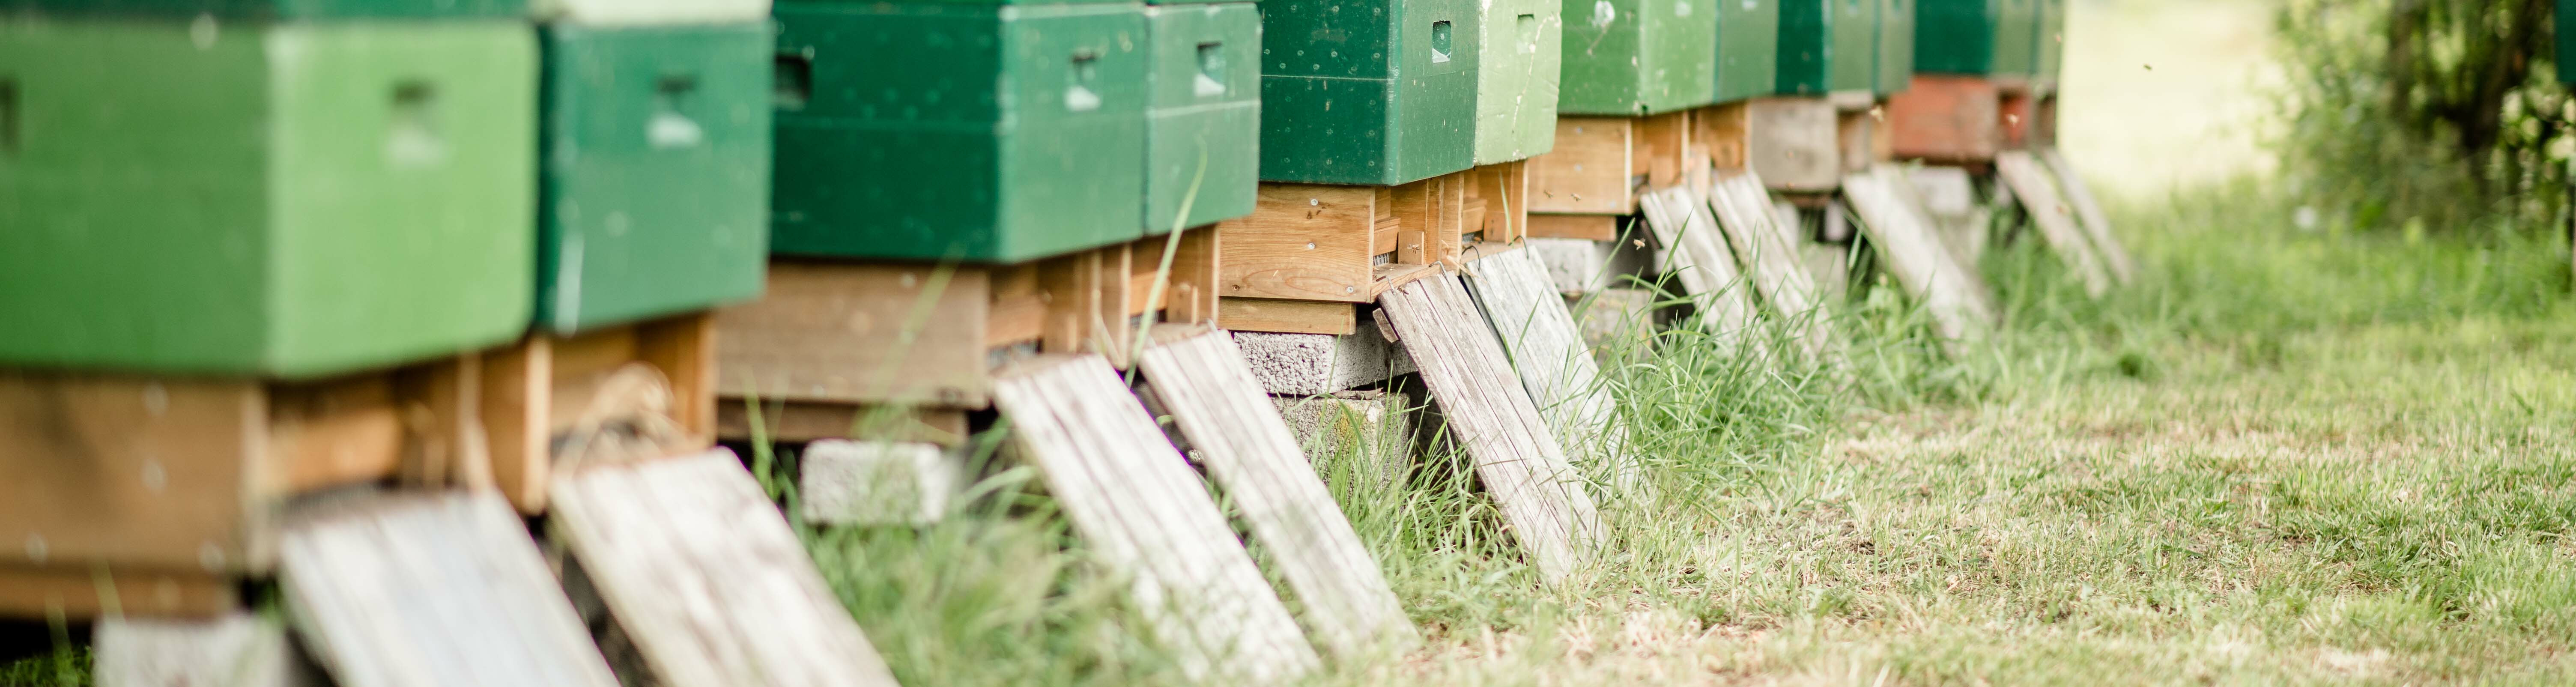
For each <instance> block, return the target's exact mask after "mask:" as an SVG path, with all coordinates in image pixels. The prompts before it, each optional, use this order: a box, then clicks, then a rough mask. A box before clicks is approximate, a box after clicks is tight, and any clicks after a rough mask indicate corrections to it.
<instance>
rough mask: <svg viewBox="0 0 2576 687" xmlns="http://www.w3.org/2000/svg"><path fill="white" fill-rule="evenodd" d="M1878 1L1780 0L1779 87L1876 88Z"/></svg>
mask: <svg viewBox="0 0 2576 687" xmlns="http://www.w3.org/2000/svg"><path fill="white" fill-rule="evenodd" d="M1878 3H1879V0H1783V2H1782V4H1781V5H1780V53H1779V54H1780V58H1779V59H1780V82H1779V92H1781V93H1785V94H1791V95H1823V94H1826V93H1830V92H1834V91H1868V90H1871V89H1873V88H1875V87H1876V83H1877V82H1876V81H1875V79H1876V78H1877V67H1876V65H1877V59H1878ZM1722 40H1723V39H1721V41H1722Z"/></svg>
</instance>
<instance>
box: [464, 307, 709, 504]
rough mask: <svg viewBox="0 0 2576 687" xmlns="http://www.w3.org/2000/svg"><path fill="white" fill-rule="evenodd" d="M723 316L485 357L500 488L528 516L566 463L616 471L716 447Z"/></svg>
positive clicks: (485, 413) (627, 328)
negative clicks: (718, 326)
mask: <svg viewBox="0 0 2576 687" xmlns="http://www.w3.org/2000/svg"><path fill="white" fill-rule="evenodd" d="M715 354H716V344H715V316H714V315H713V314H711V313H691V314H687V315H680V316H676V317H669V318H664V319H659V320H652V321H647V322H642V323H637V324H629V325H623V326H616V327H606V328H601V329H597V330H592V331H588V332H583V333H580V334H574V335H569V336H566V335H555V334H546V333H538V334H533V335H530V336H529V337H528V338H527V339H524V340H522V341H520V342H519V343H518V344H516V345H512V346H509V347H505V348H502V349H499V350H495V351H491V352H487V353H485V354H483V360H482V364H483V385H482V403H481V416H482V425H483V431H484V433H485V435H486V436H488V437H489V439H490V446H491V466H492V467H491V469H492V480H493V482H494V483H495V484H496V485H497V486H499V487H500V489H501V492H502V494H503V495H505V496H508V497H509V499H510V503H511V505H513V506H516V507H518V509H519V511H520V512H522V513H529V514H534V513H538V512H541V511H543V510H545V506H546V489H547V486H548V485H549V484H550V482H551V481H552V478H553V475H554V473H555V471H556V470H557V469H558V468H560V467H562V466H563V465H564V464H565V463H567V462H601V463H612V462H622V461H626V460H634V459H641V458H656V457H661V456H666V455H674V454H680V453H686V452H689V451H693V450H695V449H701V448H705V447H707V446H709V445H712V444H714V443H715V410H716V400H715V382H716V377H715V374H716V369H715Z"/></svg>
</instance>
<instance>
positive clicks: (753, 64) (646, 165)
mask: <svg viewBox="0 0 2576 687" xmlns="http://www.w3.org/2000/svg"><path fill="white" fill-rule="evenodd" d="M544 36H545V70H544V73H545V76H544V80H543V81H544V85H543V89H544V90H543V95H542V99H543V103H542V107H543V113H544V114H543V120H542V124H541V126H540V132H539V136H540V138H541V145H542V146H543V150H544V155H543V157H542V158H540V168H539V177H538V184H539V185H538V199H537V203H538V209H537V300H536V317H537V323H538V324H539V325H540V326H543V327H546V328H549V329H552V330H554V331H558V332H566V333H569V332H574V331H579V330H582V329H586V328H590V327H596V326H602V325H610V324H618V323H623V322H631V321H635V320H640V319H646V318H651V317H655V316H659V315H667V314H672V313H680V312H688V311H693V310H703V309H706V308H709V307H713V306H716V305H721V304H724V303H729V302H733V301H738V300H743V299H747V298H751V297H753V296H757V295H759V294H760V286H761V275H762V269H763V267H764V266H766V265H767V264H768V256H769V232H768V228H769V88H770V78H769V68H770V57H771V51H770V39H771V34H770V30H769V23H768V22H766V21H762V22H757V23H734V24H715V25H679V26H653V27H633V28H622V27H582V26H568V25H557V26H549V27H546V28H545V29H544Z"/></svg>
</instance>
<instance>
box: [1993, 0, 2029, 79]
mask: <svg viewBox="0 0 2576 687" xmlns="http://www.w3.org/2000/svg"><path fill="white" fill-rule="evenodd" d="M1994 35H1995V38H1994V40H1995V61H1994V65H1993V66H1992V67H1991V69H1990V71H1989V72H1988V73H1989V74H1992V75H1994V76H1998V77H2007V78H2009V77H2024V78H2027V77H2029V76H2030V75H2031V74H2033V73H2035V72H2037V71H2038V66H2039V40H2038V39H2039V0H1999V8H1998V9H1997V10H1996V13H1995V26H1994Z"/></svg>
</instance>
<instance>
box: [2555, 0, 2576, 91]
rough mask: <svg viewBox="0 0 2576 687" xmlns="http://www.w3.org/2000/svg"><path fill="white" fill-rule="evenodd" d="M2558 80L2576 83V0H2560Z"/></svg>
mask: <svg viewBox="0 0 2576 687" xmlns="http://www.w3.org/2000/svg"><path fill="white" fill-rule="evenodd" d="M2557 14H2558V82H2559V83H2564V84H2576V0H2558V13H2557Z"/></svg>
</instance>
